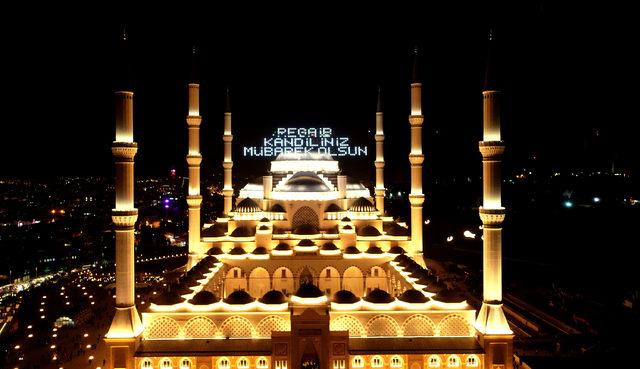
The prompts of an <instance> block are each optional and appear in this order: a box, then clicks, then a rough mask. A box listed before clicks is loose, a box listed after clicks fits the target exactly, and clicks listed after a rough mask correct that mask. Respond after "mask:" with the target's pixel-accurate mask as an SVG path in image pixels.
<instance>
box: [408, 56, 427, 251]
mask: <svg viewBox="0 0 640 369" xmlns="http://www.w3.org/2000/svg"><path fill="white" fill-rule="evenodd" d="M418 51H419V50H418V47H417V46H414V48H413V52H412V55H413V73H412V76H411V77H412V81H411V114H410V115H409V126H410V127H411V150H410V152H409V163H410V164H411V192H410V194H409V203H410V204H411V251H410V254H412V255H421V254H422V249H423V245H422V205H423V204H424V194H423V193H422V163H423V162H424V155H423V154H422V123H423V121H424V116H423V115H422V82H420V80H419V78H418Z"/></svg>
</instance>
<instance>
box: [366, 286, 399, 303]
mask: <svg viewBox="0 0 640 369" xmlns="http://www.w3.org/2000/svg"><path fill="white" fill-rule="evenodd" d="M364 300H365V301H369V302H371V303H374V304H388V303H390V302H392V301H393V300H394V298H393V297H392V296H391V295H389V293H387V291H385V290H381V289H379V288H376V289H374V290H373V291H371V292H369V293H368V294H367V295H366V296H365V297H364Z"/></svg>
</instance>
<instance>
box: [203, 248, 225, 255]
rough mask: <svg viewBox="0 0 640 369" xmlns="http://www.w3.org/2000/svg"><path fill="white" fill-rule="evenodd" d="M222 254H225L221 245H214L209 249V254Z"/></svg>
mask: <svg viewBox="0 0 640 369" xmlns="http://www.w3.org/2000/svg"><path fill="white" fill-rule="evenodd" d="M220 254H224V252H223V251H222V249H221V248H219V247H212V248H210V249H209V250H208V251H207V255H220Z"/></svg>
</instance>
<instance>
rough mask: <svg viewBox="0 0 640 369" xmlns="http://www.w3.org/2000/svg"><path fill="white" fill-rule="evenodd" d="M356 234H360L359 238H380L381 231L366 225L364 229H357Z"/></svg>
mask: <svg viewBox="0 0 640 369" xmlns="http://www.w3.org/2000/svg"><path fill="white" fill-rule="evenodd" d="M356 233H357V234H358V236H365V237H377V236H380V231H379V230H378V228H376V227H374V226H370V225H366V226H364V227H360V228H358V229H356Z"/></svg>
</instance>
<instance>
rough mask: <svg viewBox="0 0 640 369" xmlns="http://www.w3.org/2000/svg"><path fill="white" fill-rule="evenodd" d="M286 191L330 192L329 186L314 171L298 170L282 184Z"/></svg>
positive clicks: (283, 189)
mask: <svg viewBox="0 0 640 369" xmlns="http://www.w3.org/2000/svg"><path fill="white" fill-rule="evenodd" d="M282 191H284V192H328V191H331V189H330V188H329V186H327V185H326V183H324V181H323V180H322V178H320V177H318V175H317V174H316V173H314V172H297V173H296V174H294V175H292V176H291V178H289V180H288V181H287V183H285V184H284V186H282Z"/></svg>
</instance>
